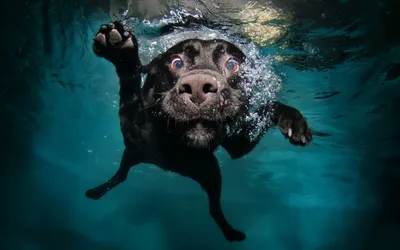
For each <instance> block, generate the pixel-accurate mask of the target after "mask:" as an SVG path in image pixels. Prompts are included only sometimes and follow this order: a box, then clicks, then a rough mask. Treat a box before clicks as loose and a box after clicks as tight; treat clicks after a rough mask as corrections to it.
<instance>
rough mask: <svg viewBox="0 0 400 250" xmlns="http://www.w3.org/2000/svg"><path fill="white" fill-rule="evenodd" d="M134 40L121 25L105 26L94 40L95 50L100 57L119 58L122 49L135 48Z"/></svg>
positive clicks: (111, 24)
mask: <svg viewBox="0 0 400 250" xmlns="http://www.w3.org/2000/svg"><path fill="white" fill-rule="evenodd" d="M132 39H134V38H133V34H131V33H130V32H128V31H126V30H124V27H123V25H122V24H121V23H119V22H115V23H109V24H103V25H101V26H100V29H99V31H98V32H97V34H96V35H95V36H94V38H93V40H94V42H93V50H94V52H95V53H96V54H97V55H98V56H100V57H105V58H106V59H111V58H117V57H118V56H119V55H120V50H121V49H130V48H134V42H133V40H132Z"/></svg>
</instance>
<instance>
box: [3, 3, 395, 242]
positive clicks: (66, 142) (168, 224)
mask: <svg viewBox="0 0 400 250" xmlns="http://www.w3.org/2000/svg"><path fill="white" fill-rule="evenodd" d="M333 2H334V1H332V6H334V7H335V8H339V9H335V8H333V7H332V9H325V11H323V13H322V14H321V13H320V12H318V11H319V10H320V8H321V7H318V4H317V3H320V4H322V3H323V2H322V1H316V2H315V3H314V4H315V5H312V6H314V7H315V10H313V11H314V12H313V11H312V10H310V8H308V7H310V6H309V5H308V7H304V8H301V9H300V10H298V12H299V13H300V14H298V18H299V20H300V22H299V23H300V24H299V25H293V26H291V29H290V30H289V31H288V32H289V34H290V35H289V36H285V37H284V38H282V39H283V40H281V41H279V42H277V43H275V44H272V45H269V46H257V45H256V44H255V42H249V40H248V39H245V40H244V41H247V43H246V44H242V45H243V49H244V50H245V51H246V52H247V53H248V54H249V55H250V56H251V57H252V58H254V60H257V61H258V62H259V64H258V65H259V67H257V68H256V69H254V70H255V72H258V73H262V74H264V75H266V85H265V86H270V87H274V88H275V87H276V88H277V89H279V91H278V92H276V93H273V91H270V92H268V95H265V94H264V95H261V96H268V97H276V98H278V99H280V100H282V101H283V102H285V103H287V104H289V105H292V106H294V107H296V108H298V109H299V110H301V111H302V112H303V113H304V114H305V116H307V117H308V121H309V124H310V126H311V128H312V129H313V130H314V131H316V132H315V136H314V141H313V143H311V144H310V145H309V146H308V147H305V148H299V147H294V146H292V145H290V144H289V143H288V142H287V141H286V140H284V139H283V137H282V135H281V134H280V132H279V130H277V129H272V130H271V131H270V132H269V133H268V134H267V135H266V136H265V138H264V139H263V140H262V142H261V143H260V144H259V145H258V147H257V148H256V149H255V150H254V151H253V152H252V153H251V154H250V155H248V156H247V157H244V158H243V159H240V160H236V161H233V160H231V159H229V157H228V155H227V153H226V152H225V151H223V150H222V149H221V150H219V151H218V152H217V153H216V155H217V157H218V159H219V160H220V163H221V168H222V174H223V181H224V182H223V195H222V206H223V207H224V211H225V213H226V216H227V217H228V218H229V220H230V221H231V223H232V224H233V225H234V226H235V227H237V228H239V229H241V230H243V231H244V232H245V233H246V234H247V239H246V241H245V242H243V243H234V244H231V243H228V242H226V241H225V240H224V238H223V235H222V234H221V233H220V231H219V229H218V228H217V227H216V225H215V224H214V222H213V220H212V219H211V217H210V216H209V215H208V209H207V199H206V195H205V194H204V192H203V191H202V190H201V189H200V187H199V186H198V185H197V184H196V183H194V182H192V181H191V180H188V179H185V178H183V177H180V176H177V175H173V174H170V173H166V172H163V171H161V170H159V169H157V168H155V167H153V166H149V165H140V166H138V167H136V168H133V169H132V170H131V171H130V175H129V177H128V180H127V181H126V182H125V183H123V184H122V185H120V186H118V188H116V189H114V190H113V191H111V192H110V193H109V194H107V195H106V196H105V197H104V198H103V199H101V200H99V201H93V200H89V199H87V198H86V197H85V196H84V192H85V191H86V190H87V189H88V188H91V187H92V186H95V185H97V184H99V183H102V182H103V181H105V180H107V179H108V178H109V177H110V176H111V175H112V174H113V173H114V172H115V171H116V169H117V167H118V164H119V160H120V157H121V155H122V149H123V142H122V138H121V135H120V132H119V122H118V117H117V102H118V99H117V98H118V96H117V94H118V84H117V78H116V74H115V71H114V69H113V67H112V66H111V65H110V64H109V63H108V62H106V61H105V60H102V59H99V58H97V57H96V56H95V55H94V54H93V53H92V51H91V39H92V37H93V35H94V34H95V32H96V31H97V29H98V27H99V26H100V24H102V23H105V22H108V21H110V20H111V17H110V16H109V13H110V11H111V12H112V11H114V10H113V8H112V7H113V6H114V7H115V5H117V4H116V3H115V2H111V3H113V4H115V5H113V4H111V5H109V3H108V2H107V3H106V2H101V1H97V2H67V1H65V2H47V1H42V2H41V1H27V2H26V3H13V5H9V6H15V8H9V9H7V10H4V11H3V12H4V13H3V15H2V18H3V20H4V21H5V23H6V24H8V25H5V27H3V28H4V34H7V36H5V37H6V38H5V39H4V40H3V44H4V45H3V46H1V51H2V54H3V55H5V56H4V57H3V58H2V60H3V62H2V65H4V67H2V68H1V73H2V75H3V76H4V78H3V79H4V81H3V82H2V90H1V92H0V102H1V106H2V109H1V115H2V117H3V118H2V121H3V126H4V128H3V129H2V132H3V133H2V134H1V136H2V141H3V142H4V143H3V145H2V146H3V150H2V151H3V153H4V155H3V159H4V161H3V162H4V163H7V164H4V166H2V175H1V179H0V180H1V184H0V185H1V187H2V188H1V190H2V193H1V195H2V196H3V198H2V200H4V201H5V202H4V203H3V204H5V205H2V207H3V209H4V213H2V215H3V216H4V218H3V219H2V221H3V222H4V223H3V225H4V226H3V229H4V230H3V233H2V236H3V237H4V238H3V240H2V242H4V243H1V244H3V246H4V248H1V247H0V249H7V250H8V249H68V250H69V249H121V250H122V249H157V250H158V249H160V250H162V249H174V250H175V249H179V250H180V249H182V250H183V249H185V250H186V249H193V250H197V249H218V250H222V249H273V250H281V249H282V250H283V249H285V250H286V249H290V250H292V249H293V250H297V249H299V250H302V249H304V250H308V249H318V250H322V249H324V250H327V249H329V250H331V249H384V250H386V249H398V247H399V246H400V245H399V244H397V245H396V242H395V241H396V235H398V234H397V232H398V231H396V230H397V228H398V222H399V220H398V219H399V218H398V215H397V213H396V208H399V206H398V203H396V199H397V197H398V193H396V191H395V190H396V187H398V184H397V183H398V181H399V174H398V173H399V171H398V165H399V164H398V163H397V159H398V155H399V149H398V147H396V144H395V142H396V140H397V139H398V132H397V130H396V128H397V127H398V125H399V122H398V120H396V119H395V118H396V115H397V110H398V109H399V94H398V93H399V92H398V91H399V81H400V78H399V72H398V68H399V66H398V65H399V60H400V59H399V58H400V47H399V41H400V40H399V39H398V35H397V36H396V35H395V34H393V35H392V34H391V33H390V32H391V31H392V30H391V29H390V23H391V22H388V21H387V19H388V18H386V19H385V17H382V13H385V12H388V11H389V9H388V8H390V7H391V6H390V4H393V3H390V2H386V3H385V2H382V3H380V4H378V3H376V2H365V1H364V2H363V3H364V5H362V6H361V5H359V3H358V2H356V1H347V2H345V1H344V2H343V3H341V4H333ZM133 3H136V5H135V4H133V5H132V6H133V7H135V6H136V7H137V10H138V11H137V12H139V11H142V14H143V15H140V13H136V12H135V11H133V10H132V8H133V7H131V9H130V10H131V11H130V12H128V14H127V15H125V16H123V15H122V14H120V16H119V17H121V18H122V17H124V18H126V19H127V22H129V23H131V24H132V25H134V26H135V27H136V29H135V33H136V34H137V35H138V38H139V41H140V44H142V45H143V46H142V47H141V57H142V59H143V60H144V61H148V60H150V59H151V58H152V57H153V56H154V55H156V54H158V53H160V52H162V51H163V50H165V49H166V48H167V47H168V46H169V45H170V44H173V43H174V42H175V40H174V39H176V40H179V39H181V38H183V37H186V36H187V34H181V33H177V34H173V35H172V36H166V37H165V36H164V37H159V35H158V33H157V27H158V26H157V23H159V21H160V20H161V19H163V20H167V21H169V22H171V21H172V20H174V19H173V17H177V16H178V17H179V15H181V14H179V13H182V10H185V12H187V13H192V14H194V15H195V14H198V13H199V12H201V13H202V14H203V16H206V17H207V18H210V19H211V20H218V22H219V23H222V21H224V22H225V19H223V20H222V17H224V15H223V13H226V11H225V12H224V11H223V10H228V11H231V12H234V11H238V10H239V9H240V8H239V7H237V9H235V8H234V7H235V6H233V5H232V6H233V7H232V6H229V4H226V5H223V4H221V5H217V4H216V3H214V4H213V2H210V1H208V2H202V1H199V2H193V3H196V4H197V5H196V4H193V5H190V4H181V6H176V4H173V3H169V2H168V3H167V4H165V5H158V7H159V8H156V10H154V9H151V8H150V9H149V10H151V11H153V12H152V13H151V11H150V12H145V11H143V10H142V8H141V6H145V4H144V3H143V2H133ZM324 3H325V4H326V2H324ZM335 3H336V2H335ZM309 4H312V3H309ZM346 4H347V5H346ZM304 5H305V6H307V3H304ZM104 6H111V8H110V9H109V8H108V7H104ZM204 6H206V7H207V8H206V9H207V10H208V12H205V11H204V9H202V8H205V7H204ZM212 6H214V7H212ZM215 6H219V7H218V8H217V7H215ZM236 6H240V5H239V4H238V5H236ZM293 6H294V5H293ZM296 6H297V5H296ZM329 6H330V5H329V4H327V6H326V7H324V8H327V7H329ZM357 6H358V7H357ZM360 6H361V7H360ZM143 8H144V7H143ZM196 8H197V9H196ZM340 8H342V9H340ZM171 10H173V12H169V11H171ZM390 10H391V12H392V13H398V12H396V9H390ZM101 11H106V13H101ZM132 11H133V12H132ZM145 13H147V14H145ZM149 13H150V14H149ZM157 13H158V16H157V15H156V14H157ZM176 13H178V14H176ZM350 13H352V14H353V15H349V14H350ZM161 14H162V15H161ZM164 14H165V15H166V16H163V15H164ZM146 15H147V16H146ZM387 15H389V14H387ZM393 15H394V14H393ZM317 17H318V18H317ZM114 18H117V17H114ZM220 18H221V19H220ZM224 18H225V17H224ZM341 18H342V19H341ZM144 19H145V21H144V22H143V20H144ZM390 20H391V19H390V18H389V21H390ZM384 21H385V22H386V23H385V22H384ZM235 22H237V21H235ZM225 24H226V27H227V31H226V32H227V33H226V32H225V33H224V32H221V31H218V30H213V29H211V30H210V29H206V28H204V27H203V30H197V32H198V34H199V35H201V36H214V35H215V36H226V37H227V38H229V39H233V40H235V41H237V42H239V41H243V39H242V38H239V37H238V36H236V35H235V34H232V33H231V31H232V30H233V31H237V27H238V26H237V25H238V23H234V22H233V23H231V24H229V22H227V23H225ZM232 24H234V25H232ZM44 30H49V31H50V32H49V33H47V32H43V31H44ZM393 32H394V31H393ZM396 39H397V40H396ZM145 44H146V45H145ZM283 45H285V48H284V49H278V48H279V47H281V46H283ZM283 53H284V54H288V53H290V54H297V57H295V58H292V60H291V61H290V62H288V63H283V62H282V61H279V60H277V61H276V60H274V59H273V58H274V56H275V55H277V54H283ZM6 58H7V59H6ZM396 67H397V68H396ZM265 86H264V87H265ZM393 211H394V212H393ZM397 243H398V240H397Z"/></svg>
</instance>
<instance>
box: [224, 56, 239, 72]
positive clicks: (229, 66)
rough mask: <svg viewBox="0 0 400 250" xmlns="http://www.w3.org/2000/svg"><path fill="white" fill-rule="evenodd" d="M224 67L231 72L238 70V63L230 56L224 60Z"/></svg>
mask: <svg viewBox="0 0 400 250" xmlns="http://www.w3.org/2000/svg"><path fill="white" fill-rule="evenodd" d="M226 68H227V69H228V70H229V71H230V72H232V73H235V72H238V71H239V69H240V67H239V63H238V62H237V61H236V60H235V59H232V58H231V59H229V60H228V61H227V62H226Z"/></svg>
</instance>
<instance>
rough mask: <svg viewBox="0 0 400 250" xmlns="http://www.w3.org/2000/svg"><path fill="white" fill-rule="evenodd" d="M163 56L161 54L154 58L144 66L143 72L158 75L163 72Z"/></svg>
mask: <svg viewBox="0 0 400 250" xmlns="http://www.w3.org/2000/svg"><path fill="white" fill-rule="evenodd" d="M162 66H163V65H162V56H161V55H159V56H157V57H156V58H154V59H153V60H152V61H151V62H150V63H149V64H147V65H144V66H143V67H142V72H143V73H144V74H147V75H157V74H159V73H160V72H161V70H162V69H161V67H162Z"/></svg>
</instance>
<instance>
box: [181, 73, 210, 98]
mask: <svg viewBox="0 0 400 250" xmlns="http://www.w3.org/2000/svg"><path fill="white" fill-rule="evenodd" d="M217 90H218V83H217V79H215V77H213V76H211V75H206V74H193V75H188V76H185V77H184V78H183V79H182V80H181V81H180V83H179V93H180V94H186V95H189V99H190V100H191V101H192V102H193V103H194V104H197V105H200V104H202V103H203V102H205V101H206V100H207V98H208V97H209V96H210V95H212V94H215V93H216V92H217Z"/></svg>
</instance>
